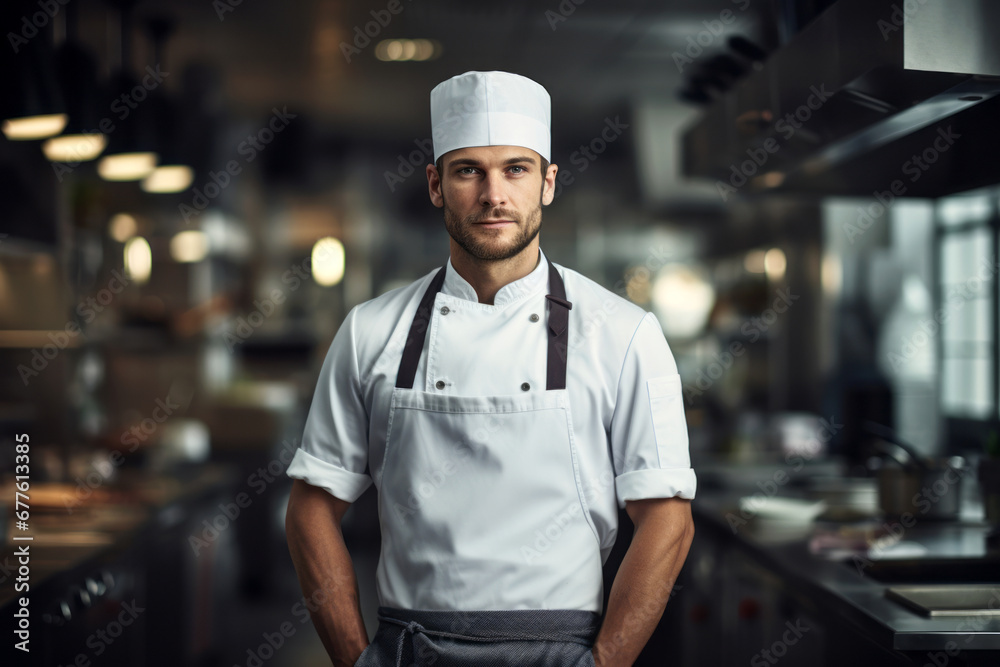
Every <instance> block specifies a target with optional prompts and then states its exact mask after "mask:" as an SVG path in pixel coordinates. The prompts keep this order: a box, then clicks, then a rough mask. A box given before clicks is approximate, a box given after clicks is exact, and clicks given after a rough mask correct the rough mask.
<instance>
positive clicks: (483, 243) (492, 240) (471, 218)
mask: <svg viewBox="0 0 1000 667" xmlns="http://www.w3.org/2000/svg"><path fill="white" fill-rule="evenodd" d="M442 199H443V197H442ZM491 219H504V220H514V221H515V222H516V224H517V229H518V234H517V235H516V236H515V237H514V238H513V239H512V240H511V241H509V242H503V241H501V240H500V239H501V235H500V234H501V233H502V231H503V230H485V229H484V230H481V231H480V232H478V234H477V233H476V232H474V229H475V228H474V227H473V225H475V224H476V223H479V222H482V221H483V220H491ZM444 224H445V228H446V229H447V230H448V234H449V235H450V236H451V238H453V239H455V243H457V244H458V245H459V246H460V247H461V248H462V249H463V250H465V252H467V253H469V255H471V256H472V257H474V258H476V259H478V260H480V261H490V262H498V261H503V260H507V259H510V258H511V257H515V256H516V255H518V254H519V253H520V252H521V251H522V250H524V249H525V248H527V247H528V246H529V245H530V244H531V242H532V241H534V240H535V237H536V236H538V232H539V230H540V229H541V227H542V203H541V201H539V202H538V206H536V207H535V208H534V209H533V210H532V211H530V212H529V213H528V215H527V217H525V218H522V217H521V216H519V215H517V214H516V213H514V212H513V211H510V210H508V209H504V208H495V209H484V210H482V211H480V212H478V213H475V214H473V215H468V216H466V217H464V218H462V217H460V216H459V215H458V214H456V213H455V212H454V211H453V210H452V209H451V208H449V206H448V202H447V201H445V202H444ZM493 231H496V232H498V233H497V234H495V235H492V232H493ZM483 232H487V233H490V234H491V235H490V236H489V237H487V238H483V236H482V234H483Z"/></svg>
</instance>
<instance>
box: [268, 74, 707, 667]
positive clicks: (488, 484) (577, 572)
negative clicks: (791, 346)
mask: <svg viewBox="0 0 1000 667" xmlns="http://www.w3.org/2000/svg"><path fill="white" fill-rule="evenodd" d="M430 101H431V123H432V126H433V143H434V160H435V164H429V165H427V168H426V172H427V183H428V190H429V192H430V199H431V202H432V203H433V204H434V205H435V206H437V207H439V208H442V209H443V211H444V219H445V226H446V228H447V230H448V233H449V235H450V237H451V238H450V256H449V258H448V261H447V263H446V264H445V265H444V266H442V267H441V268H438V269H435V270H433V271H431V272H430V273H428V274H427V275H425V276H423V277H422V278H420V279H419V280H417V281H416V282H414V283H412V284H410V285H409V286H407V287H402V288H400V289H396V290H392V291H390V292H387V293H386V294H383V295H382V296H380V297H378V298H375V299H372V300H370V301H367V302H365V303H362V304H360V305H358V306H355V307H354V308H353V309H352V310H351V311H350V312H349V313H348V315H347V317H346V319H345V320H344V322H343V324H342V325H341V327H340V329H339V331H338V332H337V334H336V336H335V338H334V340H333V343H332V345H331V347H330V350H329V352H328V354H327V356H326V360H325V362H324V364H323V367H322V371H321V373H320V376H319V381H318V384H317V387H316V392H315V394H314V398H313V402H312V406H311V408H310V411H309V416H308V419H307V422H306V427H305V433H304V436H303V441H302V445H301V447H300V449H299V450H298V451H297V452H296V454H295V458H294V459H293V461H292V463H291V465H290V466H289V469H288V474H289V476H291V477H292V478H294V480H295V481H294V483H293V487H292V495H291V499H290V501H289V504H288V512H287V518H286V528H287V534H288V542H289V548H290V551H291V554H292V558H293V561H294V563H295V567H296V570H297V572H298V576H299V581H300V583H301V585H302V588H303V592H304V594H305V596H306V600H307V601H313V602H314V603H315V604H312V605H311V608H313V609H315V611H313V612H312V620H313V623H314V625H315V627H316V629H317V631H318V633H319V635H320V638H321V639H322V641H323V643H324V645H325V647H326V649H327V651H328V652H329V654H330V656H331V658H332V660H333V663H334V665H336V666H338V667H341V666H344V667H347V666H350V665H360V666H376V665H377V666H381V665H398V666H404V665H436V666H437V667H447V666H449V665H491V666H493V665H495V666H502V665H511V666H513V665H518V666H521V667H523V666H526V665H545V666H553V667H555V666H557V665H559V666H561V665H565V666H570V665H595V664H596V665H601V666H602V667H603V666H611V665H631V664H632V663H633V661H634V660H635V658H636V656H638V654H639V652H640V651H641V650H642V648H643V646H644V645H645V643H646V641H647V640H648V639H649V637H650V635H651V634H652V632H653V629H654V628H655V627H656V624H657V622H658V621H659V619H660V616H661V615H662V613H663V610H664V607H665V605H666V603H667V599H668V598H669V596H670V591H671V589H672V587H673V582H674V580H675V579H676V577H677V574H678V572H679V570H680V567H681V565H682V563H683V562H684V559H685V558H686V556H687V551H688V547H689V545H690V543H691V539H692V537H693V534H694V529H693V525H692V521H691V511H690V499H691V498H693V497H694V493H695V475H694V471H693V470H692V469H691V466H690V458H689V455H688V440H687V429H686V426H685V422H684V411H683V401H682V396H681V382H680V377H679V376H678V374H677V367H676V365H675V363H674V359H673V355H672V354H671V352H670V349H669V347H668V346H667V343H666V341H665V340H664V337H663V332H662V330H661V328H660V326H659V323H658V322H657V320H656V318H655V317H654V316H653V315H652V314H651V313H647V312H646V311H645V310H643V309H642V308H640V307H638V306H636V305H634V304H632V303H630V302H628V301H626V300H625V299H622V298H620V297H618V296H617V295H615V294H613V293H612V292H610V291H608V290H606V289H605V288H603V287H601V286H600V285H598V284H597V283H595V282H593V281H592V280H589V279H587V278H586V277H584V276H583V275H581V274H579V273H577V272H576V271H573V270H571V269H569V268H567V267H564V266H560V265H557V264H555V263H553V262H551V261H550V260H549V259H548V258H547V257H546V255H545V253H544V252H542V250H541V249H540V247H539V228H540V227H541V221H542V206H543V205H547V204H549V203H551V202H552V199H553V196H554V192H555V180H556V173H557V170H558V167H557V166H556V165H554V164H551V163H550V159H551V158H550V101H549V95H548V93H547V92H546V90H545V89H544V88H543V87H542V86H540V85H539V84H538V83H536V82H534V81H532V80H530V79H527V78H525V77H523V76H519V75H516V74H511V73H507V72H466V73H465V74H461V75H459V76H455V77H453V78H451V79H448V80H447V81H444V82H443V83H441V84H439V85H438V86H436V87H435V88H434V89H433V90H432V91H431V100H430ZM371 484H374V485H375V488H376V490H377V491H378V508H379V509H378V512H379V522H380V525H381V530H382V548H381V554H380V557H379V563H378V568H377V572H376V584H377V589H378V597H379V604H380V606H379V611H378V618H379V626H378V630H377V632H376V634H375V637H374V640H373V641H372V642H371V644H369V643H368V636H367V634H366V631H365V626H364V623H363V622H362V618H361V613H360V606H359V604H358V592H357V581H356V578H355V575H354V571H353V568H352V564H351V560H350V557H349V555H348V552H347V550H346V548H345V546H344V541H343V538H342V534H341V519H342V518H343V516H344V513H345V512H346V511H347V509H348V507H349V506H350V504H351V503H352V502H353V501H354V500H356V499H357V498H358V496H360V495H361V494H362V492H364V491H365V490H366V489H367V488H368V487H369V485H371ZM621 507H624V509H625V510H626V512H627V513H628V515H629V516H630V517H631V519H632V521H633V522H634V524H635V534H634V537H633V539H632V543H631V546H630V547H629V549H628V552H627V555H626V556H625V559H624V561H623V562H622V564H621V567H620V569H619V571H618V574H617V577H616V578H615V580H614V584H613V586H612V588H611V591H610V597H609V602H608V605H607V609H606V610H602V602H603V590H602V586H603V584H602V576H601V567H602V564H603V563H604V561H605V560H606V558H607V556H608V554H609V552H610V550H611V547H612V546H613V544H614V542H615V536H616V532H617V527H618V521H617V519H618V509H619V508H621ZM602 611H604V614H603V617H602V615H601V613H602Z"/></svg>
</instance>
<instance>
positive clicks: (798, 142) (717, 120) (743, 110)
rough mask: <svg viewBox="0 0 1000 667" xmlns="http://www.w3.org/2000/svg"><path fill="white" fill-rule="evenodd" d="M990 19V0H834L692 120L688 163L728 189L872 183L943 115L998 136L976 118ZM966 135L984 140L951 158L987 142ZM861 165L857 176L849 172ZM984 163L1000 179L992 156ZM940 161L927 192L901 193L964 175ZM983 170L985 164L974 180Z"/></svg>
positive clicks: (988, 70) (997, 6) (990, 52)
mask: <svg viewBox="0 0 1000 667" xmlns="http://www.w3.org/2000/svg"><path fill="white" fill-rule="evenodd" d="M997 28H1000V2H996V0H840V2H838V3H836V4H835V5H833V6H832V7H830V8H829V9H828V10H827V11H826V12H824V13H823V14H821V15H820V16H819V17H818V18H817V19H816V20H815V21H813V22H812V23H811V24H809V25H808V26H806V27H805V28H804V29H803V30H802V31H801V32H799V33H798V34H797V35H795V37H793V38H792V39H791V40H790V41H789V42H788V43H786V44H785V45H784V46H782V47H781V48H780V49H779V50H778V51H776V52H775V53H774V54H772V56H771V57H770V58H769V59H768V60H767V62H766V63H765V65H764V68H763V69H761V70H760V71H757V72H754V73H752V74H751V75H749V76H748V77H747V78H746V79H744V80H743V81H741V82H740V83H739V84H738V85H737V86H736V87H735V88H733V89H732V90H730V91H728V92H727V93H726V94H724V95H723V96H722V97H721V98H720V99H718V100H716V101H715V102H714V103H713V104H712V105H711V106H709V107H708V108H707V109H706V111H705V112H704V114H703V115H702V117H701V118H700V119H699V120H698V121H697V122H696V123H695V124H694V125H693V126H692V127H690V128H688V130H687V131H686V132H685V134H684V139H683V168H684V173H685V175H687V176H689V177H704V178H710V179H713V180H715V181H716V182H717V184H720V189H722V190H726V191H728V189H727V188H726V186H729V185H731V186H733V189H735V190H739V191H743V192H753V191H761V190H765V189H768V188H781V189H783V190H792V191H815V192H825V193H829V194H833V193H843V194H853V193H854V191H855V190H859V191H860V192H864V191H865V189H868V193H869V194H870V192H871V190H870V189H869V183H870V182H871V181H873V180H874V181H876V183H875V184H876V185H878V182H880V179H881V180H886V179H891V178H892V176H893V175H894V174H897V173H898V172H899V168H900V165H901V162H900V160H905V159H906V157H907V155H910V154H911V153H912V151H914V150H917V151H918V154H919V150H921V144H922V142H923V143H926V142H930V143H926V145H928V146H933V140H934V135H935V134H936V133H935V132H934V131H935V130H936V129H939V128H940V127H942V126H944V125H947V124H949V123H952V122H955V123H960V124H961V125H962V127H963V128H964V130H963V132H964V134H962V133H958V134H962V136H966V137H967V135H968V131H969V130H970V129H972V130H973V131H974V132H975V133H976V134H978V133H979V132H980V131H981V129H985V130H987V131H988V133H989V135H990V137H995V135H997V131H996V129H995V127H996V126H995V125H993V124H989V125H988V126H984V127H983V128H978V125H980V124H983V123H982V120H981V119H982V118H984V117H985V118H989V117H992V116H993V114H992V113H990V114H985V115H984V112H985V111H986V107H987V106H990V107H991V108H992V107H993V106H995V104H994V103H1000V97H998V94H1000V40H998V39H997V36H996V34H995V32H996V30H997ZM980 106H982V107H983V108H982V109H980V113H979V114H978V115H977V114H976V113H975V111H976V109H975V108H976V107H980ZM963 119H969V120H971V119H974V120H975V123H976V126H977V127H970V125H969V123H968V122H966V120H963ZM984 125H985V124H984ZM928 133H930V134H928ZM961 141H962V143H963V144H969V143H970V142H969V140H968V139H967V138H965V139H962V140H961ZM974 142H975V143H979V144H980V146H979V147H978V148H977V147H974V146H969V145H964V146H962V150H961V151H959V150H956V151H954V152H953V154H952V155H951V156H949V160H950V161H955V160H957V159H959V156H960V154H964V155H965V157H966V159H978V158H979V157H985V156H981V155H979V154H978V153H977V151H982V150H985V148H984V146H987V145H989V141H987V142H986V144H983V143H982V142H981V141H980V138H978V137H977V138H976V139H975V140H974ZM990 148H991V150H992V146H990ZM748 160H750V162H747V161H748ZM992 162H997V161H996V160H995V159H994V160H992ZM858 165H864V169H863V171H864V172H865V178H864V179H860V180H859V179H856V178H853V176H852V174H851V173H849V172H851V171H857V167H858ZM990 168H991V169H992V170H993V172H994V173H993V174H992V177H994V182H1000V167H998V166H996V165H994V166H992V167H990ZM939 171H940V172H942V173H938V174H935V175H934V177H933V178H929V179H926V180H925V181H924V183H923V185H922V186H921V187H922V190H927V192H923V191H922V190H921V191H919V192H917V191H915V192H910V193H909V194H920V195H924V196H926V195H941V194H948V193H950V192H953V191H958V190H961V189H963V188H967V187H969V186H970V185H971V183H970V182H966V181H968V179H956V178H952V177H950V176H948V175H946V174H945V173H943V172H945V171H948V172H949V173H951V171H953V170H951V171H949V170H948V169H947V168H942V169H940V170H939ZM984 177H985V180H986V181H988V180H989V178H990V177H991V175H989V174H982V173H979V174H978V175H977V176H976V178H975V179H973V180H975V181H976V182H980V181H982V180H984ZM744 178H745V181H746V182H745V183H744V182H743V180H744ZM862 180H863V181H864V182H862ZM886 182H888V180H886ZM737 184H738V185H737ZM722 194H723V195H724V197H725V192H722Z"/></svg>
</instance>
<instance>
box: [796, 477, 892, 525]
mask: <svg viewBox="0 0 1000 667" xmlns="http://www.w3.org/2000/svg"><path fill="white" fill-rule="evenodd" d="M809 495H810V497H812V498H815V499H816V500H822V501H823V502H825V503H826V512H825V513H824V514H823V518H825V519H830V520H831V521H857V520H860V519H870V518H872V517H874V516H876V515H878V514H879V497H878V484H877V480H876V479H875V478H874V477H815V478H813V479H811V480H810V481H809Z"/></svg>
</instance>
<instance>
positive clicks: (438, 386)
mask: <svg viewBox="0 0 1000 667" xmlns="http://www.w3.org/2000/svg"><path fill="white" fill-rule="evenodd" d="M434 386H435V387H437V388H438V389H444V380H438V381H437V382H435V383H434Z"/></svg>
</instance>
